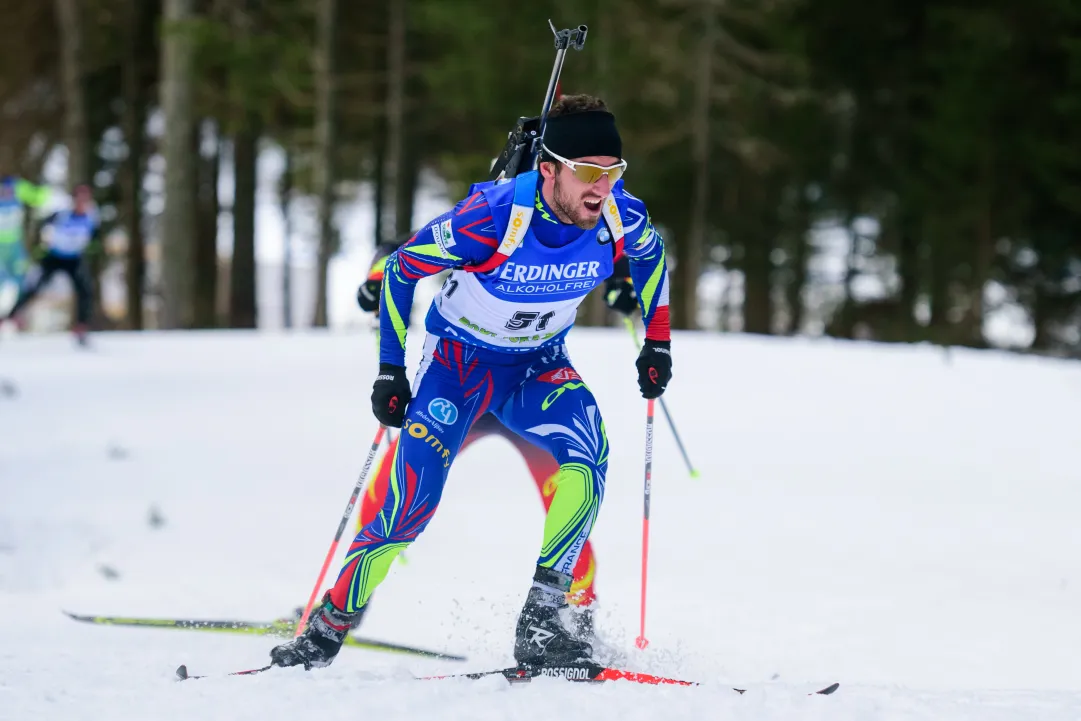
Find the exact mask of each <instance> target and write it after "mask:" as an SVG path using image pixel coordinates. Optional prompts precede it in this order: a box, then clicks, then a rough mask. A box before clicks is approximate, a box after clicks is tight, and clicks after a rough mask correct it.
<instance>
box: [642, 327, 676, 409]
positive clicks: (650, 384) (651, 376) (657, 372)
mask: <svg viewBox="0 0 1081 721" xmlns="http://www.w3.org/2000/svg"><path fill="white" fill-rule="evenodd" d="M634 365H635V366H637V367H638V387H639V388H640V389H641V391H642V397H643V398H660V396H661V394H662V393H664V389H665V388H666V387H667V386H668V381H670V380H672V343H671V342H670V341H666V340H649V339H648V338H647V339H646V344H645V345H644V346H642V352H641V353H639V354H638V360H637V361H636V362H635V364H634Z"/></svg>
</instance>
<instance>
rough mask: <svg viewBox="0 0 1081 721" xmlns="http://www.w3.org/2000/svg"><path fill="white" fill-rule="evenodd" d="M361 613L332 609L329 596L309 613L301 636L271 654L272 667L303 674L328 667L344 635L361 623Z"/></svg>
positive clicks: (327, 594)
mask: <svg viewBox="0 0 1081 721" xmlns="http://www.w3.org/2000/svg"><path fill="white" fill-rule="evenodd" d="M363 615H364V613H363V611H360V612H357V613H346V612H345V611H339V610H338V609H336V608H334V604H332V603H331V602H330V592H329V591H328V592H327V593H326V595H325V596H323V601H322V603H321V604H320V605H318V606H316V607H315V608H314V609H313V610H312V616H311V618H310V619H308V625H307V627H306V628H305V629H304V632H303V633H301V634H300V635H299V636H297V637H296V638H294V639H293V640H292V641H289V642H288V643H283V644H282V645H280V646H275V647H274V648H272V649H271V650H270V662H271V664H273V665H275V666H303V667H304V670H306V671H310V670H311V669H313V668H323V667H325V666H329V665H330V664H331V663H333V661H334V657H335V656H337V655H338V651H339V650H341V647H342V643H343V642H344V641H345V637H346V635H348V633H349V631H351V630H352V629H353V626H355V625H356V624H358V623H359V622H360V619H361V617H362V616H363Z"/></svg>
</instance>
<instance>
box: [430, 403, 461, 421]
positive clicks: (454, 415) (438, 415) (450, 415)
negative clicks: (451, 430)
mask: <svg viewBox="0 0 1081 721" xmlns="http://www.w3.org/2000/svg"><path fill="white" fill-rule="evenodd" d="M428 413H429V414H430V415H431V416H432V418H434V419H435V420H437V421H439V422H440V423H446V424H447V425H448V426H453V425H454V424H455V423H457V421H458V406H456V405H454V404H453V403H451V402H450V401H448V400H447V399H446V398H434V399H433V400H432V402H431V403H429V404H428Z"/></svg>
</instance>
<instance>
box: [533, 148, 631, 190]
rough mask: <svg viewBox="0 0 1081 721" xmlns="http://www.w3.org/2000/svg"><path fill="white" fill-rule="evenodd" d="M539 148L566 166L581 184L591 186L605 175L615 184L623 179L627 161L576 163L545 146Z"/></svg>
mask: <svg viewBox="0 0 1081 721" xmlns="http://www.w3.org/2000/svg"><path fill="white" fill-rule="evenodd" d="M541 148H543V149H544V152H546V153H548V155H551V156H552V157H553V158H555V159H556V160H558V161H559V162H561V163H563V164H564V165H566V166H567V167H568V168H570V169H571V172H572V173H574V177H576V178H578V180H581V181H582V182H583V183H589V184H590V185H592V184H593V183H596V182H597V181H598V180H600V179H601V176H603V175H607V176H608V180H609V182H611V183H615V182H616V181H617V180H619V179H620V178H622V177H623V173H625V172H626V170H627V161H626V160H621V161H619V162H618V163H616V164H615V165H597V164H596V163H578V162H575V161H573V160H567V159H566V158H564V157H563V156H561V155H556V154H555V153H553V152H552V151H551V150H549V149H548V146H547V145H544V144H543V143H542V144H541Z"/></svg>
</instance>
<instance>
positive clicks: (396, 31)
mask: <svg viewBox="0 0 1081 721" xmlns="http://www.w3.org/2000/svg"><path fill="white" fill-rule="evenodd" d="M405 3H406V0H388V7H387V9H388V11H389V23H388V28H387V103H386V127H387V151H386V158H385V160H384V163H385V167H384V169H383V172H384V173H385V176H386V180H385V183H386V185H385V187H386V188H388V189H390V190H391V192H392V193H393V194H394V195H393V199H394V202H393V203H392V204H389V205H388V207H385V208H384V213H385V216H384V219H383V231H384V233H385V237H384V238H383V240H391V239H397V238H399V237H401V236H402V235H403V234H405V233H407V232H409V228H408V227H407V226H408V223H406V224H404V225H403V224H402V222H401V221H402V215H403V212H402V210H403V209H401V208H400V207H399V204H400V203H401V201H402V190H403V181H402V175H403V174H405V173H406V172H407V170H406V167H405V123H406V119H405Z"/></svg>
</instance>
